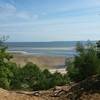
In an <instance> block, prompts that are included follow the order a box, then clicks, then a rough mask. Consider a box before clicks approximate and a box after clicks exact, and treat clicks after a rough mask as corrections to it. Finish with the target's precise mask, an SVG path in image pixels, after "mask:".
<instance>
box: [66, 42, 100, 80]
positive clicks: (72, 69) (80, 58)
mask: <svg viewBox="0 0 100 100" xmlns="http://www.w3.org/2000/svg"><path fill="white" fill-rule="evenodd" d="M76 51H77V53H78V55H76V56H75V59H74V62H73V63H72V65H71V66H69V67H68V68H67V70H68V74H69V77H70V78H71V79H72V80H74V81H80V80H83V79H85V78H87V77H89V76H92V75H95V74H97V73H98V69H99V68H100V61H99V59H98V57H97V52H96V48H95V47H94V45H92V44H91V43H88V44H87V46H86V47H85V46H84V45H83V44H81V43H78V44H77V47H76Z"/></svg>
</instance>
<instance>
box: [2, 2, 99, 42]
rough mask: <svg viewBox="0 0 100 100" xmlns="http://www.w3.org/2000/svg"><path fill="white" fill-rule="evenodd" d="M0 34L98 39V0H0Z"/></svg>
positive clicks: (13, 38) (14, 38)
mask: <svg viewBox="0 0 100 100" xmlns="http://www.w3.org/2000/svg"><path fill="white" fill-rule="evenodd" d="M0 35H1V36H2V35H6V36H9V39H8V41H11V42H25V41H26V42H27V41H31V42H34V41H42V42H43V41H78V40H99V39H100V0H0Z"/></svg>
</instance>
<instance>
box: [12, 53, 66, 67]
mask: <svg viewBox="0 0 100 100" xmlns="http://www.w3.org/2000/svg"><path fill="white" fill-rule="evenodd" d="M12 55H13V59H12V60H11V61H12V62H15V63H17V65H20V66H21V67H23V66H24V65H25V64H26V63H28V62H32V63H34V64H36V65H37V66H38V67H39V68H41V69H45V68H46V69H63V68H65V60H66V58H65V57H55V56H34V55H25V54H21V53H13V54H12Z"/></svg>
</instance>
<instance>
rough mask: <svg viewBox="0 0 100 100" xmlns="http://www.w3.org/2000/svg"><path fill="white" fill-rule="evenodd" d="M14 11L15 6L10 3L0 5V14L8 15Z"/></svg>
mask: <svg viewBox="0 0 100 100" xmlns="http://www.w3.org/2000/svg"><path fill="white" fill-rule="evenodd" d="M15 12H16V7H15V6H13V5H12V4H10V3H6V4H3V5H0V15H2V14H3V15H5V16H10V15H12V14H14V13H15Z"/></svg>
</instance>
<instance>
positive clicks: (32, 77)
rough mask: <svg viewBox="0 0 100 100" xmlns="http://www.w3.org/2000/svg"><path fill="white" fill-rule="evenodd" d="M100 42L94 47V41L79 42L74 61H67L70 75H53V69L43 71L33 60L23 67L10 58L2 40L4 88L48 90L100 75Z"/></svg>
mask: <svg viewBox="0 0 100 100" xmlns="http://www.w3.org/2000/svg"><path fill="white" fill-rule="evenodd" d="M99 50H100V42H97V45H96V46H94V45H93V44H91V43H90V42H89V43H88V44H87V45H86V46H84V45H83V44H82V43H78V44H77V46H76V51H77V55H75V58H74V61H67V63H66V64H67V66H68V67H67V72H68V73H67V74H65V75H62V74H60V73H58V72H55V73H54V74H51V73H50V72H49V70H47V69H45V70H43V71H42V70H40V69H39V67H38V66H37V65H35V64H33V63H31V62H29V63H27V64H26V65H25V66H23V67H19V66H18V65H17V64H16V63H13V62H11V61H10V59H12V57H13V56H12V55H11V54H10V53H8V52H7V47H6V46H5V45H4V44H3V42H0V87H2V88H4V89H15V90H16V89H21V90H47V89H50V88H52V87H54V86H57V85H59V86H61V85H65V84H67V83H69V82H70V81H74V82H79V81H81V80H84V79H86V78H88V77H90V76H92V75H100V51H99Z"/></svg>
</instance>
